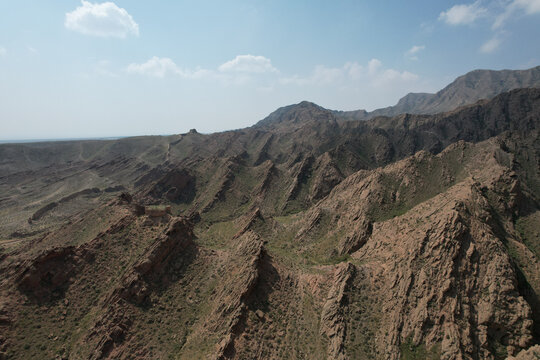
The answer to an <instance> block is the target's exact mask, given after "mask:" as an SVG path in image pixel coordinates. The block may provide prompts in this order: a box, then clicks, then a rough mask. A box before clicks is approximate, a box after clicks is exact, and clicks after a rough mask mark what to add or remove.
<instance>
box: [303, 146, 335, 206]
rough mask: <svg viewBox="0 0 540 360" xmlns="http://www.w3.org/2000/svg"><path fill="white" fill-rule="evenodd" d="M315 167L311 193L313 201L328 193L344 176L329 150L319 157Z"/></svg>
mask: <svg viewBox="0 0 540 360" xmlns="http://www.w3.org/2000/svg"><path fill="white" fill-rule="evenodd" d="M314 169H315V170H314V174H313V180H312V183H311V189H310V195H309V197H310V200H311V201H313V202H314V201H317V200H320V199H322V198H323V197H325V196H326V195H328V194H329V193H330V191H331V190H332V189H333V188H334V187H335V186H336V185H337V184H339V183H340V182H341V180H343V178H344V176H343V174H342V173H341V171H339V169H338V168H337V166H336V164H335V163H334V161H333V159H332V157H331V156H330V154H329V153H328V152H325V153H324V154H322V155H321V156H319V157H318V158H317V160H316V161H315V164H314Z"/></svg>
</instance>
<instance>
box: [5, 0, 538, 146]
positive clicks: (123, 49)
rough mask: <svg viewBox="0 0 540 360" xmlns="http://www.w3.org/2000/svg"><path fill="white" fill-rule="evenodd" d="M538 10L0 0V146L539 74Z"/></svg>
mask: <svg viewBox="0 0 540 360" xmlns="http://www.w3.org/2000/svg"><path fill="white" fill-rule="evenodd" d="M539 36H540V0H477V1H463V2H461V1H457V2H455V1H433V0H422V1H415V0H411V1H390V0H387V1H363V0H350V1H346V0H333V1H322V0H295V1H290V0H251V1H247V0H246V1H236V0H228V1H223V0H215V1H207V0H198V1H194V0H193V1H182V0H152V1H149V0H146V1H143V0H115V1H114V2H99V1H96V2H94V1H75V0H73V1H72V0H17V1H13V0H0V140H15V139H53V138H54V139H57V138H90V137H112V136H132V135H160V134H161V135H164V134H177V133H184V132H187V131H188V130H189V129H192V128H196V129H197V130H198V131H199V132H205V133H209V132H215V131H223V130H229V129H237V128H243V127H247V126H251V125H253V124H254V123H256V122H257V121H258V120H260V119H263V118H264V117H265V116H267V115H268V114H269V113H271V112H272V111H274V110H275V109H277V108H278V107H281V106H285V105H289V104H293V103H298V102H300V101H303V100H308V101H312V102H315V103H317V104H319V105H321V106H323V107H325V108H329V109H336V110H357V109H367V110H368V111H371V110H374V109H376V108H380V107H385V106H390V105H394V104H395V103H396V102H397V101H398V100H399V98H401V97H402V96H404V95H406V94H407V93H409V92H436V91H438V90H440V89H441V88H443V87H444V86H445V85H447V84H449V83H450V82H451V81H453V80H454V79H455V78H456V77H457V76H459V75H462V74H465V73H466V72H468V71H471V70H474V69H494V70H499V69H526V68H531V67H534V66H538V65H540V41H538V38H539Z"/></svg>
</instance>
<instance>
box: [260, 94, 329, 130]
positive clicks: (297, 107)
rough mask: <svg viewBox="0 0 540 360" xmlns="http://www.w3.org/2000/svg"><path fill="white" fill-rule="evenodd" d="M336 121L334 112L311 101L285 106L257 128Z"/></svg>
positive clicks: (262, 121) (265, 119) (261, 122)
mask: <svg viewBox="0 0 540 360" xmlns="http://www.w3.org/2000/svg"><path fill="white" fill-rule="evenodd" d="M320 121H335V116H334V114H333V112H332V111H330V110H328V109H325V108H323V107H322V106H319V105H317V104H315V103H313V102H310V101H306V100H304V101H301V102H299V103H298V104H293V105H288V106H283V107H280V108H279V109H277V110H276V111H274V112H272V113H271V114H270V115H268V116H267V117H266V118H264V119H263V120H261V121H259V122H258V123H257V124H255V127H273V126H279V125H281V124H287V125H291V124H304V123H308V122H320Z"/></svg>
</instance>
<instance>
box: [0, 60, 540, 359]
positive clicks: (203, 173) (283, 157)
mask: <svg viewBox="0 0 540 360" xmlns="http://www.w3.org/2000/svg"><path fill="white" fill-rule="evenodd" d="M538 69H539V68H534V69H531V70H528V71H515V72H512V71H506V72H487V71H476V72H472V73H469V74H467V75H465V76H464V77H460V78H458V79H457V80H456V81H455V82H454V83H452V84H451V85H449V86H448V87H447V88H445V89H443V90H441V92H439V93H437V94H436V95H425V94H424V95H418V94H416V95H409V96H408V97H407V98H406V99H405V100H402V101H400V104H401V105H399V104H398V105H399V106H398V107H397V108H395V109H391V111H390V110H388V111H379V113H377V114H376V115H377V116H367V115H366V114H367V113H366V112H363V111H357V112H339V111H332V110H328V109H325V108H323V107H320V106H318V105H316V104H313V103H310V102H307V101H306V102H301V103H299V104H296V105H290V106H287V107H283V108H280V109H278V110H276V111H275V112H273V113H272V114H270V115H269V116H268V117H267V118H265V119H263V120H261V121H259V122H258V123H257V124H255V125H254V126H252V127H249V128H244V129H240V130H235V131H227V132H221V133H214V134H202V133H199V132H197V131H196V130H192V131H190V132H188V133H185V134H177V135H171V136H147V137H134V138H122V139H117V140H99V141H98V140H80V141H64V142H43V143H25V144H3V145H0V359H31V358H33V359H340V360H343V359H392V360H397V359H447V360H450V359H506V358H514V359H537V358H538V357H539V356H540V355H539V354H540V350H539V349H540V345H539V344H540V300H539V296H540V136H539V132H540V89H539V88H537V87H535V86H538V83H539V81H540V80H539V75H538V72H539V70H538ZM493 84H497V86H494V85H493ZM471 89H474V91H473V90H471ZM396 109H397V110H396ZM394 110H395V111H394ZM411 110H414V111H411ZM380 115H389V116H380Z"/></svg>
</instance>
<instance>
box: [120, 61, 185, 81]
mask: <svg viewBox="0 0 540 360" xmlns="http://www.w3.org/2000/svg"><path fill="white" fill-rule="evenodd" d="M126 70H127V72H128V73H132V74H141V75H148V76H153V77H158V78H163V77H165V75H169V74H171V75H181V74H182V71H181V70H180V68H179V67H178V66H176V64H175V63H174V61H172V60H171V59H170V58H159V57H157V56H154V57H152V58H151V59H150V60H148V61H147V62H145V63H142V64H129V65H128V67H127V69H126Z"/></svg>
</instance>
